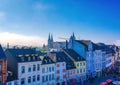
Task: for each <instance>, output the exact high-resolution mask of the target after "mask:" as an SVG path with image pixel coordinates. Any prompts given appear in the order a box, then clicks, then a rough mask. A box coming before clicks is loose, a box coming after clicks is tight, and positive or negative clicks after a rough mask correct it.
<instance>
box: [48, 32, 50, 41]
mask: <svg viewBox="0 0 120 85" xmlns="http://www.w3.org/2000/svg"><path fill="white" fill-rule="evenodd" d="M49 40H51V39H50V33H49V35H48V41H49Z"/></svg>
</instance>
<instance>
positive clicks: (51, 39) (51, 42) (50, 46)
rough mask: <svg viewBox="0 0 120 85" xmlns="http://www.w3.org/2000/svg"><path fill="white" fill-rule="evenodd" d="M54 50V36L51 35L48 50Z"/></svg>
mask: <svg viewBox="0 0 120 85" xmlns="http://www.w3.org/2000/svg"><path fill="white" fill-rule="evenodd" d="M51 48H53V35H52V34H50V33H49V36H48V49H51Z"/></svg>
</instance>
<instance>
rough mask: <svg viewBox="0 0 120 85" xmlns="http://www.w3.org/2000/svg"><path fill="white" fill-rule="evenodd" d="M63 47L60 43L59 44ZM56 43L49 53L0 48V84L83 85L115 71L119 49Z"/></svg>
mask: <svg viewBox="0 0 120 85" xmlns="http://www.w3.org/2000/svg"><path fill="white" fill-rule="evenodd" d="M59 43H60V42H59ZM59 43H58V42H53V37H52V40H51V39H50V36H49V39H48V45H47V46H44V48H48V50H49V51H48V52H47V53H44V54H42V53H40V52H37V51H36V50H35V49H32V48H7V49H5V51H3V49H2V47H1V46H0V83H1V84H2V85H80V84H81V85H83V83H85V81H86V80H87V79H92V78H96V77H100V76H103V75H104V74H105V73H109V72H110V71H111V69H114V68H115V64H116V61H117V58H118V55H119V52H118V51H119V50H118V47H117V46H115V45H105V44H103V43H97V44H96V43H94V42H92V41H90V40H77V39H76V38H75V36H74V34H73V35H72V36H71V37H70V39H69V41H66V42H61V43H60V44H59Z"/></svg>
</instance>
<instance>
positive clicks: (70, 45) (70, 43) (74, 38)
mask: <svg viewBox="0 0 120 85" xmlns="http://www.w3.org/2000/svg"><path fill="white" fill-rule="evenodd" d="M74 40H76V37H75V35H74V32H73V34H72V35H71V37H70V39H69V45H68V48H72V47H73V41H74Z"/></svg>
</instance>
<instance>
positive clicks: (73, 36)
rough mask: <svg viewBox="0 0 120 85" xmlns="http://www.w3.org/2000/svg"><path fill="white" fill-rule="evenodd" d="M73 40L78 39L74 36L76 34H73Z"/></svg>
mask: <svg viewBox="0 0 120 85" xmlns="http://www.w3.org/2000/svg"><path fill="white" fill-rule="evenodd" d="M72 38H73V40H75V39H76V38H75V35H74V32H73V35H72Z"/></svg>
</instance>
